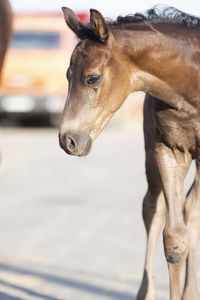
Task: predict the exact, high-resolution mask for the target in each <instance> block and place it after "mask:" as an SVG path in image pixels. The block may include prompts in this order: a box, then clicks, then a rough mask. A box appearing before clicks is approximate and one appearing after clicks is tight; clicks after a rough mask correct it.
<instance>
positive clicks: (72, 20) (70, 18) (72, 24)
mask: <svg viewBox="0 0 200 300" xmlns="http://www.w3.org/2000/svg"><path fill="white" fill-rule="evenodd" d="M62 11H63V14H64V19H65V22H66V24H67V26H69V28H70V29H71V30H72V31H73V32H74V33H75V34H76V35H77V36H78V37H79V33H80V31H81V30H82V29H83V28H84V27H85V25H84V24H83V23H81V21H80V20H79V18H78V17H77V15H76V14H75V13H74V12H73V10H71V9H70V8H68V7H62Z"/></svg>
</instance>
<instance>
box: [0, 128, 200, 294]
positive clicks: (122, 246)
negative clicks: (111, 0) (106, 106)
mask: <svg viewBox="0 0 200 300" xmlns="http://www.w3.org/2000/svg"><path fill="white" fill-rule="evenodd" d="M0 137H1V138H0V149H1V156H2V158H1V160H2V162H1V168H0V191H1V209H0V236H1V243H0V300H14V299H17V300H29V299H30V300H33V299H34V300H61V299H63V300H114V299H116V300H134V299H135V295H136V293H137V289H138V287H139V284H140V280H141V276H142V269H143V264H144V252H145V244H146V237H145V230H144V226H143V222H142V219H141V205H142V198H143V195H144V194H145V192H146V188H147V185H146V179H145V170H144V150H143V136H142V126H141V123H137V124H136V125H135V126H129V127H127V126H122V127H118V126H115V128H114V129H113V128H110V129H107V130H105V131H104V132H103V133H102V134H101V136H100V137H99V138H98V139H97V141H96V143H95V144H94V146H93V149H92V152H91V153H90V155H89V156H88V157H86V158H75V157H70V156H67V155H66V154H65V153H64V152H63V151H62V150H61V149H60V148H59V146H58V139H57V130H56V129H14V128H10V129H0ZM191 180H192V171H191V173H190V174H189V176H188V179H187V185H188V184H189V182H190V181H191ZM156 254H157V255H156V262H155V281H156V287H157V299H159V300H165V299H168V273H167V267H166V262H165V259H164V255H163V247H162V242H161V238H160V241H159V247H158V250H157V253H156ZM199 270H200V261H199ZM198 278H199V281H200V272H199V273H198Z"/></svg>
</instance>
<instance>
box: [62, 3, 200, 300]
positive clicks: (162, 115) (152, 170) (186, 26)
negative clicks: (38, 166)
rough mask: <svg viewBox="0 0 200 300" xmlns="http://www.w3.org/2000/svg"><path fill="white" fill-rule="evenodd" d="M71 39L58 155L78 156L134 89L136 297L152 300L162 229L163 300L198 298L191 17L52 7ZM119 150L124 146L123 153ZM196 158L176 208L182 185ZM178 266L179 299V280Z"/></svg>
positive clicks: (198, 45) (199, 137)
mask: <svg viewBox="0 0 200 300" xmlns="http://www.w3.org/2000/svg"><path fill="white" fill-rule="evenodd" d="M62 10H63V13H64V19H65V22H66V24H67V25H68V27H69V28H70V29H71V30H72V31H73V32H74V33H75V34H76V36H77V37H78V43H77V45H76V47H75V49H74V51H73V53H72V56H71V60H70V65H69V68H68V70H67V79H68V81H69V89H68V96H67V100H66V104H65V107H64V112H63V116H62V121H61V124H60V129H59V143H60V146H61V148H62V149H63V150H64V151H65V152H67V153H68V154H70V155H76V156H84V155H87V154H88V153H89V151H90V149H91V145H92V143H93V141H94V140H95V139H96V137H97V136H98V135H99V133H100V132H101V131H102V129H103V128H104V126H105V124H106V123H107V122H108V121H109V120H110V119H111V117H112V116H113V114H114V113H115V112H116V111H117V110H118V109H119V108H120V107H121V105H122V104H123V102H124V101H125V99H126V98H127V96H128V95H129V94H130V93H133V92H135V91H143V92H145V93H146V96H145V102H144V140H145V153H146V175H147V183H148V189H147V193H146V195H145V197H144V200H143V220H144V224H145V227H146V232H147V248H146V258H145V266H144V273H143V278H142V282H141V285H140V288H139V291H138V293H137V300H154V299H155V287H154V280H153V263H154V259H155V249H156V245H157V240H158V236H159V234H160V233H161V231H162V228H163V227H164V229H163V244H164V253H165V258H166V261H167V264H168V270H169V286H170V288H169V289H170V300H181V299H182V300H199V299H200V294H199V292H198V284H197V268H196V264H197V251H198V250H197V247H198V241H199V236H200V192H199V191H200V18H197V17H194V16H191V15H188V14H186V13H183V12H181V11H179V10H178V9H176V8H172V7H166V8H164V9H159V7H158V6H156V7H154V8H152V9H149V10H148V11H146V12H145V13H136V14H132V15H128V16H125V17H122V16H120V17H118V18H117V20H116V21H113V20H106V19H104V17H103V16H102V14H101V13H100V12H99V11H97V10H95V9H91V10H90V23H89V24H88V25H84V24H82V23H81V22H80V21H79V19H78V17H77V16H76V14H75V13H74V12H73V11H72V10H70V9H69V8H66V7H63V8H62ZM124 147H125V146H124ZM192 160H195V161H196V175H195V179H194V183H193V184H192V186H191V188H190V191H189V193H188V195H187V197H186V200H185V202H184V178H185V176H186V174H187V172H188V169H189V167H190V165H191V162H192ZM185 263H186V277H185V286H184V289H183V293H182V292H181V289H180V274H181V270H182V266H183V265H184V264H185Z"/></svg>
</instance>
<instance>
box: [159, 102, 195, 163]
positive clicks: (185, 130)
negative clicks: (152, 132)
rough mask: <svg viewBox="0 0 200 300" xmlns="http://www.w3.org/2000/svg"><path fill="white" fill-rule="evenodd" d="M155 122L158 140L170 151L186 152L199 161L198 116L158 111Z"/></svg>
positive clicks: (170, 110) (167, 110)
mask: <svg viewBox="0 0 200 300" xmlns="http://www.w3.org/2000/svg"><path fill="white" fill-rule="evenodd" d="M155 120H156V125H157V128H158V134H159V138H162V140H164V141H165V143H166V144H167V145H169V146H170V147H171V148H172V149H179V150H181V151H188V152H190V153H191V155H192V157H193V158H195V159H200V114H199V113H197V114H196V115H189V114H186V113H183V112H178V111H176V110H173V109H170V108H168V109H166V110H160V111H159V110H158V111H156V112H155Z"/></svg>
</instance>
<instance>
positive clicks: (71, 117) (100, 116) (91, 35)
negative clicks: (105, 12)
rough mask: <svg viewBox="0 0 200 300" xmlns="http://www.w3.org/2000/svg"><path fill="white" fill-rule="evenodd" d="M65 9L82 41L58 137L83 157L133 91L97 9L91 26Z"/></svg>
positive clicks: (72, 63) (70, 74) (75, 53)
mask: <svg viewBox="0 0 200 300" xmlns="http://www.w3.org/2000/svg"><path fill="white" fill-rule="evenodd" d="M63 12H64V17H65V21H66V23H67V25H68V26H69V27H70V28H71V30H73V32H74V33H75V34H76V35H77V37H78V38H79V43H78V44H77V46H76V48H75V49H74V51H73V54H72V56H71V61H70V66H69V68H68V71H67V79H68V81H69V89H68V96H67V100H66V105H65V109H64V112H63V118H62V123H61V126H60V133H59V140H60V145H61V147H62V148H63V149H64V150H65V151H66V152H67V153H68V154H72V155H78V156H83V155H87V154H88V152H89V150H90V147H91V144H92V142H93V141H94V139H95V138H96V137H97V135H98V134H99V133H100V131H101V130H102V129H103V127H104V126H105V124H106V123H107V122H108V121H109V120H110V118H111V117H112V115H113V114H114V112H115V111H116V110H117V109H118V108H119V107H120V106H121V105H122V103H123V102H124V100H125V98H126V97H127V95H128V94H129V93H130V76H129V70H128V69H127V68H125V67H124V64H123V60H124V58H123V57H121V56H120V50H119V49H120V45H118V46H117V45H116V41H115V38H114V36H113V34H112V33H111V32H110V31H109V29H108V27H107V24H106V22H105V20H104V18H103V16H102V15H101V14H100V13H99V12H98V11H96V10H91V11H90V13H91V14H90V24H89V25H88V26H85V25H84V24H82V23H81V22H80V21H79V19H78V18H77V16H76V15H75V14H74V12H73V11H71V10H70V9H68V8H65V7H64V8H63Z"/></svg>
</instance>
